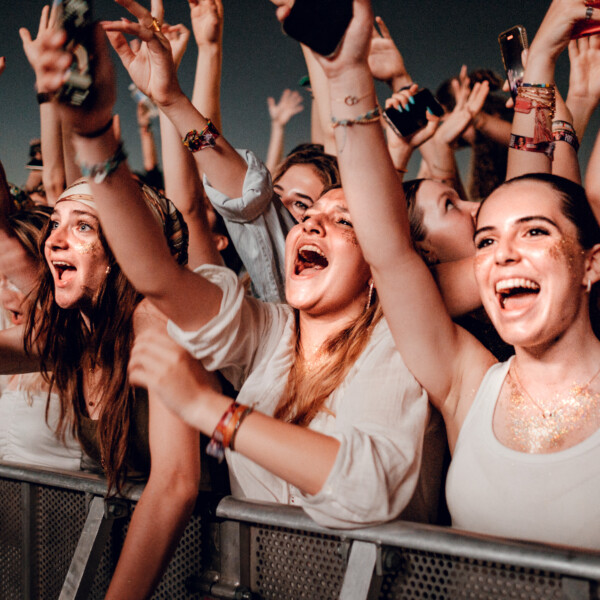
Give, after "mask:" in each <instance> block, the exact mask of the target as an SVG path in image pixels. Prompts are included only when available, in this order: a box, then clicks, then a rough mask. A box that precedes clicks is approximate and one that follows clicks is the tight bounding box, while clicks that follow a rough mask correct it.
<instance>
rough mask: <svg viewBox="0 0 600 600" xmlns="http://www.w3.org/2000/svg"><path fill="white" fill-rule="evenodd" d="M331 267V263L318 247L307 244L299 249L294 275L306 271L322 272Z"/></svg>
mask: <svg viewBox="0 0 600 600" xmlns="http://www.w3.org/2000/svg"><path fill="white" fill-rule="evenodd" d="M328 265H329V261H328V260H327V258H326V257H325V255H324V254H323V252H322V251H321V250H320V248H317V246H313V245H312V244H306V245H304V246H300V248H299V249H298V257H297V258H296V264H295V265H294V273H295V274H296V275H300V273H302V272H304V271H308V270H309V269H312V270H313V271H321V270H323V269H325V268H326V267H327V266H328Z"/></svg>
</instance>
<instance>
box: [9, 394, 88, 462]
mask: <svg viewBox="0 0 600 600" xmlns="http://www.w3.org/2000/svg"><path fill="white" fill-rule="evenodd" d="M47 397H48V393H47V392H45V391H33V392H30V393H28V392H27V391H25V390H23V389H16V390H13V389H5V390H4V392H2V394H1V395H0V461H3V462H16V463H22V464H27V465H32V466H36V467H46V468H51V469H60V470H67V471H78V470H79V469H80V463H81V457H82V450H81V446H80V445H79V443H78V442H77V440H75V439H74V438H73V436H72V435H71V434H70V432H67V435H66V436H65V441H64V443H63V442H61V441H60V440H59V439H57V437H56V435H55V434H54V430H55V427H56V424H57V422H58V411H59V407H58V403H59V400H58V396H57V395H56V394H52V397H51V400H50V409H49V413H48V423H46V399H47Z"/></svg>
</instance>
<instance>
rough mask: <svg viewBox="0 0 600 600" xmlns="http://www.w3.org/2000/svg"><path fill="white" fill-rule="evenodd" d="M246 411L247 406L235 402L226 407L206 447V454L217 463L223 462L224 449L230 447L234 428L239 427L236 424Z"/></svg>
mask: <svg viewBox="0 0 600 600" xmlns="http://www.w3.org/2000/svg"><path fill="white" fill-rule="evenodd" d="M247 409H248V406H246V405H244V404H238V403H237V402H232V403H231V404H230V405H229V406H228V407H227V410H226V411H225V412H224V413H223V416H222V417H221V420H220V421H219V423H218V424H217V426H216V427H215V430H214V431H213V434H212V437H211V438H210V442H209V443H208V445H207V446H206V454H209V455H210V456H214V457H215V458H216V459H217V460H218V461H219V462H221V461H222V460H223V458H224V456H225V448H229V447H230V445H231V440H232V438H233V437H234V434H235V431H236V427H239V425H238V423H239V421H240V419H241V418H242V415H243V414H244V413H245V412H246V410H247ZM246 416H247V415H246Z"/></svg>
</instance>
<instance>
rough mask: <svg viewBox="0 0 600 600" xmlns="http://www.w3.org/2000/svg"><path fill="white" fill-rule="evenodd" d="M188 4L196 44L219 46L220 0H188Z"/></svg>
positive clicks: (221, 19)
mask: <svg viewBox="0 0 600 600" xmlns="http://www.w3.org/2000/svg"><path fill="white" fill-rule="evenodd" d="M188 4H189V5H190V18H191V20H192V31H193V32H194V39H195V40H196V44H198V46H204V45H209V44H219V43H220V42H221V38H222V36H223V2H222V0H188Z"/></svg>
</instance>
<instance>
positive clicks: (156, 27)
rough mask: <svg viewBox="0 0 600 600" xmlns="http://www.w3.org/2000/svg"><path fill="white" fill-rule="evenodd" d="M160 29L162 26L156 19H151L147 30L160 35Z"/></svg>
mask: <svg viewBox="0 0 600 600" xmlns="http://www.w3.org/2000/svg"><path fill="white" fill-rule="evenodd" d="M161 28H162V25H161V23H160V21H159V20H158V19H157V18H156V17H152V24H151V25H150V27H148V29H150V30H152V31H155V32H156V33H160V31H161Z"/></svg>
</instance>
